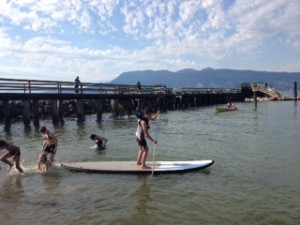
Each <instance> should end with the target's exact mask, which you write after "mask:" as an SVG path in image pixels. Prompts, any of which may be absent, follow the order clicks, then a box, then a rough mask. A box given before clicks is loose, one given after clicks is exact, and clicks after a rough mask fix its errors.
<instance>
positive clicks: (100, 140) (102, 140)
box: [90, 134, 108, 150]
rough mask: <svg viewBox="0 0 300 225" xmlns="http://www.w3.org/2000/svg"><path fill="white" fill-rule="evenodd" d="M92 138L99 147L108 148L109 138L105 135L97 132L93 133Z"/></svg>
mask: <svg viewBox="0 0 300 225" xmlns="http://www.w3.org/2000/svg"><path fill="white" fill-rule="evenodd" d="M90 138H91V140H93V141H94V142H95V143H96V145H97V147H98V148H99V149H102V150H104V149H105V148H106V143H107V141H108V140H107V139H106V138H105V137H100V136H98V135H96V134H91V136H90Z"/></svg>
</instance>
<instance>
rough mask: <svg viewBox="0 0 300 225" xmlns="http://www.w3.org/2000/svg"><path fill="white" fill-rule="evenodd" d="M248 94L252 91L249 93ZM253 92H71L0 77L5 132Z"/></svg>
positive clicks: (56, 84)
mask: <svg viewBox="0 0 300 225" xmlns="http://www.w3.org/2000/svg"><path fill="white" fill-rule="evenodd" d="M250 91H251V90H250ZM251 94H252V93H249V90H243V88H237V89H221V88H180V89H172V88H167V87H165V86H164V85H160V86H141V87H137V86H136V85H121V84H120V85H116V84H104V83H81V84H80V86H79V92H78V93H76V92H75V88H74V83H73V82H65V81H47V80H24V79H23V80H20V79H5V78H0V122H1V123H4V124H5V126H6V127H9V126H10V124H11V123H12V122H13V120H15V118H21V119H22V120H23V122H24V125H25V126H30V123H31V121H33V122H34V123H35V124H38V123H39V120H40V119H41V118H44V117H45V116H51V118H52V121H53V122H54V123H60V122H63V120H64V117H67V116H72V115H73V116H76V117H77V119H78V120H79V121H81V120H84V118H85V115H86V114H88V113H94V114H96V115H97V119H98V120H100V121H101V119H102V114H103V113H107V112H108V113H112V115H113V116H116V117H117V116H120V115H124V114H127V115H132V114H135V113H136V111H137V110H139V109H142V108H144V107H151V108H152V109H153V110H157V109H158V108H159V109H160V110H161V111H167V110H177V109H186V108H190V107H200V106H205V105H213V104H224V103H227V102H228V101H229V100H230V101H244V99H245V97H249V96H250V95H251Z"/></svg>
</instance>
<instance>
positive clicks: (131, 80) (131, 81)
mask: <svg viewBox="0 0 300 225" xmlns="http://www.w3.org/2000/svg"><path fill="white" fill-rule="evenodd" d="M299 80H300V72H268V71H254V70H233V69H213V68H205V69H202V70H194V69H183V70H179V71H177V72H171V71H169V70H157V71H154V70H142V71H130V72H124V73H122V74H121V75H119V76H118V77H117V78H116V79H114V80H112V81H111V82H110V83H111V84H127V85H135V84H136V83H137V81H140V82H141V84H142V85H166V86H167V87H168V88H237V87H240V85H241V84H242V83H248V82H249V83H263V84H267V85H268V86H271V87H274V88H276V89H278V90H282V91H290V90H292V89H293V87H294V82H295V81H297V82H298V83H299Z"/></svg>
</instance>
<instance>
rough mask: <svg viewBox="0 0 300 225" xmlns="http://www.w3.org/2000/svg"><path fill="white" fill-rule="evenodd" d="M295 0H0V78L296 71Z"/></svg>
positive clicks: (299, 44) (299, 32)
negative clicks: (187, 71) (220, 70)
mask: <svg viewBox="0 0 300 225" xmlns="http://www.w3.org/2000/svg"><path fill="white" fill-rule="evenodd" d="M299 21H300V4H299V0H272V1H267V0H253V1H250V0H84V1H80V0H12V1H7V0H0V24H1V26H0V77H1V78H18V79H39V80H62V81H73V80H74V78H75V77H76V76H77V75H78V76H79V77H80V79H81V81H82V82H108V81H111V80H113V79H114V78H116V77H117V76H119V75H120V74H121V73H122V72H126V71H132V70H149V69H150V70H170V71H177V70H181V69H184V68H193V69H198V70H201V69H203V68H206V67H212V68H216V69H217V68H230V69H252V70H265V71H288V72H299V71H300V25H299Z"/></svg>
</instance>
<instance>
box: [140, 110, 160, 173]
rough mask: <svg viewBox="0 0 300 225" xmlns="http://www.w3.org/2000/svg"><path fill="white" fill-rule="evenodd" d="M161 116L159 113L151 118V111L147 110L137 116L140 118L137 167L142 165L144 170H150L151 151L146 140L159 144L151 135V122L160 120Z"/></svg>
mask: <svg viewBox="0 0 300 225" xmlns="http://www.w3.org/2000/svg"><path fill="white" fill-rule="evenodd" d="M159 115H160V112H159V111H157V113H156V114H155V115H154V116H151V110H150V109H145V110H144V112H143V114H142V115H141V114H140V113H138V114H137V117H138V118H139V119H138V126H137V130H136V132H135V136H136V143H137V146H138V148H139V153H138V157H137V165H141V166H142V169H150V167H149V166H147V165H146V160H147V156H148V151H149V148H148V145H147V142H146V138H149V139H150V140H151V141H152V142H153V143H154V144H157V141H156V140H155V139H153V138H152V137H151V136H150V134H149V128H150V126H149V120H156V119H157V118H159Z"/></svg>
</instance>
